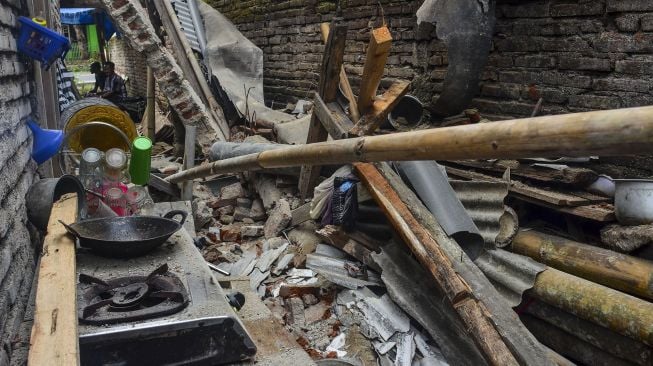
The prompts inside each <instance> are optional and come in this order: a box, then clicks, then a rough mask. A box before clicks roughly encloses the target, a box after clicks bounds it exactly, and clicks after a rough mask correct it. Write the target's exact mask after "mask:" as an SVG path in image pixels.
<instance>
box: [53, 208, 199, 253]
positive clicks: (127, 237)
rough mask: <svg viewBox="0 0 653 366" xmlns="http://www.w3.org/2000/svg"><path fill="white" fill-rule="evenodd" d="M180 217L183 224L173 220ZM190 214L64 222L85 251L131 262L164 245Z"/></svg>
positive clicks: (176, 211) (177, 211)
mask: <svg viewBox="0 0 653 366" xmlns="http://www.w3.org/2000/svg"><path fill="white" fill-rule="evenodd" d="M177 215H180V216H181V220H180V221H176V220H173V219H172V218H173V217H175V216H177ZM187 216H188V213H187V212H186V211H181V210H173V211H170V212H168V213H167V214H165V215H164V216H163V217H158V216H127V217H111V218H101V219H92V220H85V221H81V222H78V223H74V224H71V225H67V224H65V223H64V222H61V220H60V221H59V222H61V224H63V225H64V226H65V227H66V230H68V232H69V233H70V234H72V235H73V236H75V237H76V238H77V239H79V245H80V246H82V247H83V248H89V249H91V250H92V251H93V252H94V253H96V254H98V255H101V256H103V257H113V258H128V257H137V256H140V255H143V254H145V253H147V252H149V251H151V250H153V249H154V248H156V247H158V246H159V245H161V244H163V243H165V241H166V240H168V238H169V237H170V235H172V234H174V233H175V232H176V231H177V230H179V229H180V228H181V225H183V223H184V221H186V217H187Z"/></svg>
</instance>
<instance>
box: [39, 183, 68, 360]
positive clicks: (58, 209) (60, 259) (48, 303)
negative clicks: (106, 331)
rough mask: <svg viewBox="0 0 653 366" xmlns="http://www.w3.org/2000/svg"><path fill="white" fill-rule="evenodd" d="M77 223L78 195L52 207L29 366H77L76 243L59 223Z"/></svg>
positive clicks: (42, 258)
mask: <svg viewBox="0 0 653 366" xmlns="http://www.w3.org/2000/svg"><path fill="white" fill-rule="evenodd" d="M76 219H77V195H76V194H75V193H72V194H66V195H64V196H63V197H61V199H60V200H59V201H57V202H55V204H54V205H53V206H52V212H51V214H50V221H49V222H48V232H47V235H46V236H45V241H44V243H43V253H42V256H41V263H40V266H39V271H38V282H37V284H36V286H37V287H36V304H35V311H34V325H33V326H32V336H31V338H30V349H29V359H28V364H29V365H34V366H38V365H77V364H79V343H78V340H77V305H76V301H77V296H76V291H77V279H76V273H75V271H76V266H75V240H74V239H73V238H72V237H71V236H70V235H69V234H68V232H67V231H66V229H65V228H64V226H63V225H62V224H61V223H60V222H59V220H61V221H63V222H65V223H67V224H70V223H73V222H75V220H76Z"/></svg>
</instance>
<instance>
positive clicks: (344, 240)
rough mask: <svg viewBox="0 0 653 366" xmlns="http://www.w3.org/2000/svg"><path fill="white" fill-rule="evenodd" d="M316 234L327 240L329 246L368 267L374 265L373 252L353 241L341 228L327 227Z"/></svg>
mask: <svg viewBox="0 0 653 366" xmlns="http://www.w3.org/2000/svg"><path fill="white" fill-rule="evenodd" d="M315 233H316V234H317V235H319V236H320V237H321V238H322V239H324V240H326V241H327V242H328V243H329V244H331V245H333V246H334V247H336V248H339V249H341V250H342V251H344V252H345V253H347V254H349V255H351V256H352V257H354V258H356V259H358V260H359V261H361V262H362V263H364V264H366V265H374V261H373V260H372V251H371V250H369V249H368V248H366V247H365V246H364V245H362V244H361V243H358V242H357V241H356V240H353V239H352V238H351V237H350V236H349V234H348V233H346V232H344V230H342V229H341V228H340V227H338V226H334V225H327V226H325V227H323V228H322V229H320V230H317V231H316V232H315Z"/></svg>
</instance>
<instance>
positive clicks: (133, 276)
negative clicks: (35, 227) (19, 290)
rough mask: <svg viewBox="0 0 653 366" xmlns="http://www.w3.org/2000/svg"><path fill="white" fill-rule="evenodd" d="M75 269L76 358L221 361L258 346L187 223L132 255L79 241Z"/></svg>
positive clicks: (252, 351) (84, 360)
mask: <svg viewBox="0 0 653 366" xmlns="http://www.w3.org/2000/svg"><path fill="white" fill-rule="evenodd" d="M77 273H78V276H79V283H78V295H77V306H78V316H79V327H78V331H79V342H80V354H81V363H82V365H106V364H120V365H132V364H133V365H177V364H198V365H204V364H206V365H219V364H224V363H230V362H236V361H240V360H245V359H249V358H251V357H253V355H254V354H255V353H256V347H255V345H254V343H253V342H252V340H251V337H250V336H249V334H248V333H247V331H246V330H245V328H244V327H243V325H242V323H241V321H240V319H239V318H238V317H237V316H236V314H235V313H234V311H233V309H232V308H231V306H230V305H229V303H228V300H227V299H226V296H225V293H224V292H223V291H222V288H220V286H219V284H218V282H217V280H216V279H215V278H214V277H213V273H212V272H211V270H210V269H209V268H208V266H207V265H206V262H205V261H204V258H203V257H202V255H201V254H200V252H199V251H198V250H197V248H196V247H195V245H194V244H193V240H192V238H191V236H190V235H189V234H188V232H187V231H186V230H185V229H181V230H179V231H177V232H176V233H175V234H173V235H172V236H171V237H170V239H168V241H167V242H166V243H165V244H163V245H162V246H160V247H159V248H157V249H155V250H154V251H152V252H150V253H148V254H146V255H144V256H140V257H135V258H130V259H112V258H104V257H100V256H96V255H94V254H92V253H91V252H88V251H85V250H84V249H78V251H77ZM148 350H149V351H150V352H147V351H148Z"/></svg>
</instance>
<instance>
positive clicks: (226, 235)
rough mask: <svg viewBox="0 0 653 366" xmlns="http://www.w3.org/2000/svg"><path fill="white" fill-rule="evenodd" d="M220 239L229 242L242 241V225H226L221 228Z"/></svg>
mask: <svg viewBox="0 0 653 366" xmlns="http://www.w3.org/2000/svg"><path fill="white" fill-rule="evenodd" d="M220 240H222V241H229V242H239V241H240V225H226V226H223V227H221V228H220Z"/></svg>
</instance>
